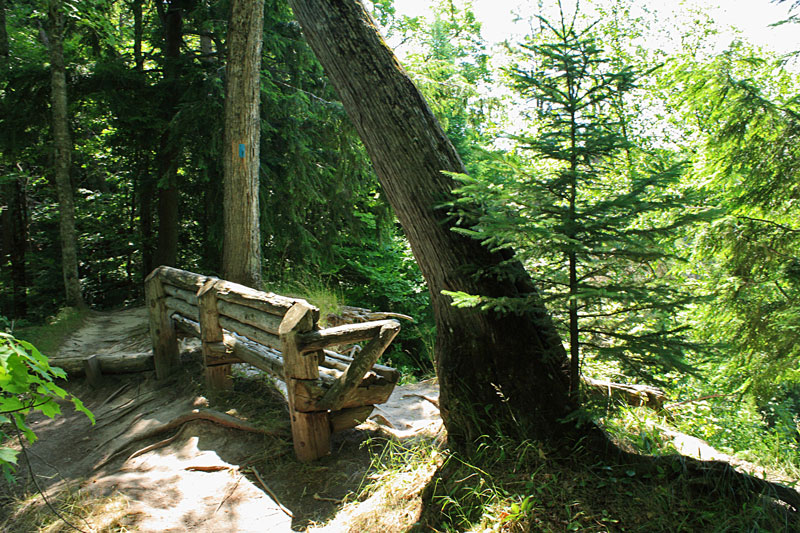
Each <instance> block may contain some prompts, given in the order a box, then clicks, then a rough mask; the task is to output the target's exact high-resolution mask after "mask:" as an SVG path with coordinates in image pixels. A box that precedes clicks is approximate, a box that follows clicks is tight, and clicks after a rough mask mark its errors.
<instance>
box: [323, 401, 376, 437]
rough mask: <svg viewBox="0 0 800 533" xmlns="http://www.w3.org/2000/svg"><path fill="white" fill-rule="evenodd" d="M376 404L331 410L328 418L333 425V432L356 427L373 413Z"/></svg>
mask: <svg viewBox="0 0 800 533" xmlns="http://www.w3.org/2000/svg"><path fill="white" fill-rule="evenodd" d="M373 409H375V406H374V405H362V406H361V407H353V408H350V409H342V410H340V411H331V412H330V413H328V420H329V421H330V425H331V432H332V433H336V432H338V431H344V430H346V429H350V428H354V427H356V426H357V425H359V424H361V423H363V422H364V421H365V420H366V419H367V418H369V415H371V414H372V411H373Z"/></svg>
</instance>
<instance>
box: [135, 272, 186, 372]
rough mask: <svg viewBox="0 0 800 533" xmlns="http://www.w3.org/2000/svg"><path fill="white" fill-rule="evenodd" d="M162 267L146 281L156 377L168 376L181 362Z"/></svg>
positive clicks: (146, 296) (145, 289)
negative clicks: (168, 313)
mask: <svg viewBox="0 0 800 533" xmlns="http://www.w3.org/2000/svg"><path fill="white" fill-rule="evenodd" d="M162 268H163V267H159V268H157V269H155V270H153V272H151V273H150V275H149V276H147V279H146V280H145V282H144V293H145V301H146V304H147V311H148V316H149V318H150V340H151V341H152V342H153V364H154V366H155V368H156V379H164V378H166V377H168V376H169V375H170V374H172V372H174V371H175V369H176V368H178V365H179V364H180V353H179V352H178V338H177V336H176V335H175V327H174V326H173V325H172V319H170V317H169V316H168V315H167V304H166V298H167V294H166V293H165V292H164V286H163V285H162V283H161V279H160V278H159V274H160V272H161V269H162Z"/></svg>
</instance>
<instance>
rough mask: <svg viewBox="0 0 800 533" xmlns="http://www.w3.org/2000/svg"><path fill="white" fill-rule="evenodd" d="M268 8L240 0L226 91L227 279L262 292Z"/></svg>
mask: <svg viewBox="0 0 800 533" xmlns="http://www.w3.org/2000/svg"><path fill="white" fill-rule="evenodd" d="M263 27H264V4H263V2H253V1H252V0H234V1H233V5H232V6H231V18H230V24H229V26H228V41H227V51H228V64H227V89H226V92H225V145H224V146H225V148H224V151H223V154H224V155H223V167H224V213H225V214H224V228H225V229H224V238H223V251H222V277H223V278H225V279H227V280H230V281H233V282H235V283H240V284H242V285H247V286H249V287H253V288H255V289H260V288H261V233H260V230H259V220H258V215H259V209H258V173H259V161H260V159H259V144H260V139H261V122H260V114H259V104H260V92H261V91H260V79H261V78H260V74H261V42H262V32H263Z"/></svg>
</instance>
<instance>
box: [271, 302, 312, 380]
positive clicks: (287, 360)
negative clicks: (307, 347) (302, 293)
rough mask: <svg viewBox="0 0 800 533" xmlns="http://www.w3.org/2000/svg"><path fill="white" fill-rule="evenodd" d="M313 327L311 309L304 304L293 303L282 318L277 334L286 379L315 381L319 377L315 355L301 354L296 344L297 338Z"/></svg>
mask: <svg viewBox="0 0 800 533" xmlns="http://www.w3.org/2000/svg"><path fill="white" fill-rule="evenodd" d="M315 325H316V322H315V320H314V316H313V314H312V309H311V307H310V306H309V305H308V304H306V303H305V302H297V303H295V305H294V306H292V308H291V309H289V311H287V312H286V316H284V317H283V320H282V321H281V325H280V328H278V333H279V335H280V340H281V352H282V353H283V361H284V372H285V373H286V377H287V378H290V377H291V378H295V379H316V378H317V377H318V376H319V358H318V356H317V354H316V353H308V352H306V353H303V352H302V351H300V349H299V347H298V344H297V337H299V336H300V335H301V334H303V333H305V332H307V331H311V330H312V329H313V328H314V326H315Z"/></svg>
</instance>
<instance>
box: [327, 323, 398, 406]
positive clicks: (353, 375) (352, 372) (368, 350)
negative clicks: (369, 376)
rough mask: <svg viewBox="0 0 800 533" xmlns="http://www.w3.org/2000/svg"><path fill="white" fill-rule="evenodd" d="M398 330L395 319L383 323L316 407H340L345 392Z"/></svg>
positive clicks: (376, 357)
mask: <svg viewBox="0 0 800 533" xmlns="http://www.w3.org/2000/svg"><path fill="white" fill-rule="evenodd" d="M399 332H400V323H399V322H397V321H396V320H388V321H386V322H384V323H383V325H382V326H381V328H380V330H379V331H378V333H377V334H376V335H375V338H373V339H372V340H371V341H369V343H368V344H367V345H366V347H364V349H363V350H361V351H360V352H358V354H356V356H355V357H354V358H353V362H352V363H350V366H349V367H347V370H346V371H345V373H344V374H342V376H341V377H340V378H339V379H337V380H336V382H335V383H334V384H333V386H332V387H331V388H330V389H328V392H326V393H325V395H324V396H323V397H322V398H320V400H319V402H318V403H317V407H318V408H320V409H330V410H331V411H337V410H339V409H341V408H342V404H343V403H344V400H345V398H346V397H347V394H348V393H350V391H352V390H354V389H355V388H356V387H358V386H359V384H360V383H361V381H362V379H364V374H366V373H367V371H368V370H369V369H370V368H372V365H374V364H375V361H377V360H378V358H379V357H380V356H381V355H382V354H383V352H384V351H385V350H386V348H388V347H389V344H391V342H392V341H393V340H394V338H395V336H397V334H398V333H399Z"/></svg>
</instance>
